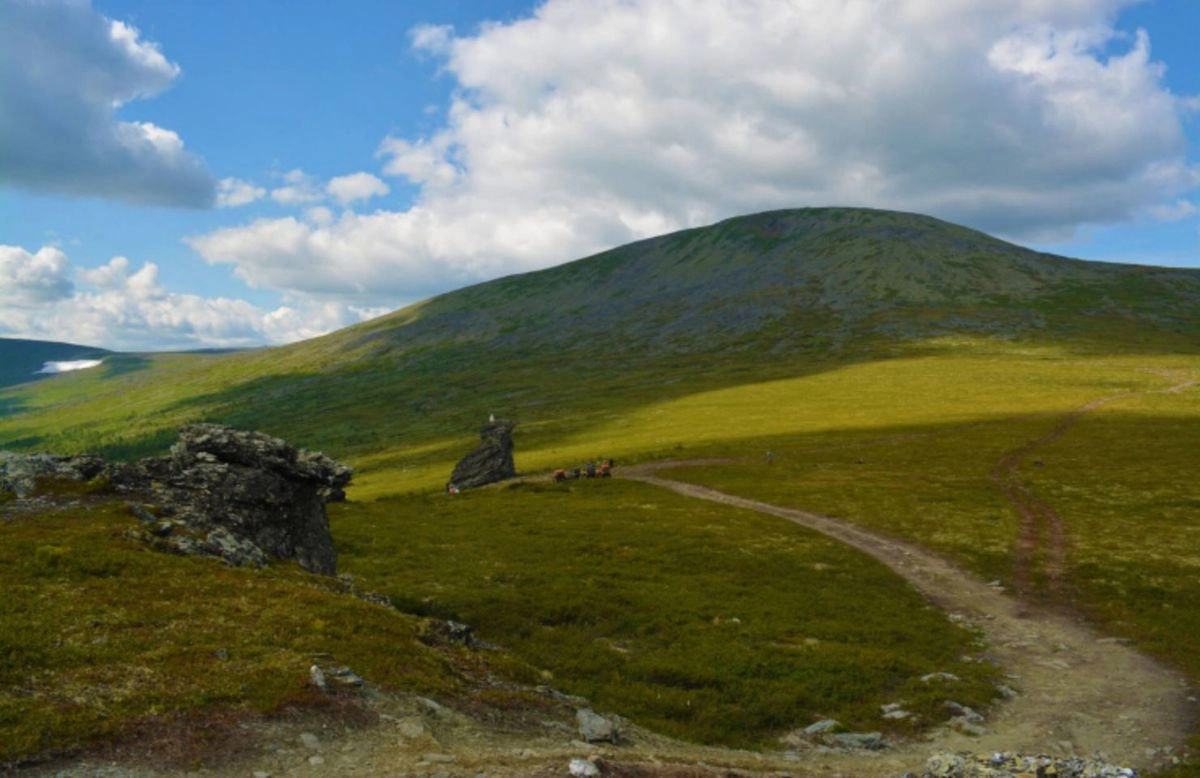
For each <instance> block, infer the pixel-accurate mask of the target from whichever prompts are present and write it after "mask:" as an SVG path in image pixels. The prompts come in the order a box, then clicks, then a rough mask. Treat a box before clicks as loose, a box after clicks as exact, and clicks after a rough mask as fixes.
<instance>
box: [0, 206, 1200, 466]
mask: <svg viewBox="0 0 1200 778" xmlns="http://www.w3.org/2000/svg"><path fill="white" fill-rule="evenodd" d="M1198 305H1200V271H1195V270H1169V269H1162V268H1150V267H1140V266H1129V265H1116V264H1106V263H1096V262H1084V261H1080V260H1071V259H1065V258H1061V257H1054V256H1050V255H1046V254H1040V253H1036V252H1031V251H1028V250H1026V249H1023V248H1020V247H1018V246H1015V245H1012V244H1008V243H1005V242H1002V241H999V240H996V239H994V238H991V237H989V236H987V235H984V234H982V233H979V232H975V231H972V230H968V229H965V228H962V227H957V226H955V225H951V224H947V223H945V222H941V221H938V220H936V219H932V218H929V217H924V216H917V215H912V214H902V213H893V212H887V211H872V210H863V209H840V208H829V209H803V210H793V211H776V212H769V213H764V214H757V215H753V216H746V217H740V218H735V219H730V220H728V221H725V222H721V223H720V224H717V225H714V226H712V227H706V228H699V229H693V230H685V231H683V232H679V233H675V234H672V235H667V236H664V237H661V238H654V239H651V240H646V241H641V242H638V243H634V244H631V245H629V246H623V247H620V248H617V249H613V250H611V251H608V252H604V253H602V254H598V255H596V256H593V257H589V258H586V259H581V260H578V261H576V262H571V263H568V264H565V265H561V266H558V267H555V268H551V269H548V270H543V271H539V272H533V273H527V274H523V275H517V276H511V277H507V278H502V279H499V280H496V281H492V282H488V283H484V284H480V285H478V286H474V287H470V288H467V289H463V290H460V291H456V292H451V293H448V294H444V295H441V296H438V297H435V298H432V299H430V300H427V301H425V302H422V303H418V304H416V305H413V306H410V307H408V308H405V309H403V310H400V311H397V312H395V313H393V314H390V315H388V316H384V317H381V318H379V319H376V320H374V321H371V322H367V323H364V324H362V325H358V326H355V327H350V328H347V329H345V330H341V331H339V332H336V333H333V334H331V335H328V336H325V337H322V338H317V339H314V340H311V341H306V342H303V343H298V344H293V345H290V346H286V347H282V348H276V349H267V350H261V351H254V352H248V353H242V354H234V355H186V356H185V355H172V356H159V357H151V358H148V359H145V360H143V361H140V362H139V363H138V364H137V365H125V366H116V365H114V366H113V367H112V368H111V369H110V368H107V367H106V368H104V369H102V370H100V371H91V372H90V373H89V374H88V375H86V376H84V375H78V376H70V377H64V378H60V379H59V380H58V381H55V382H53V387H52V388H51V387H50V386H49V385H44V388H34V389H30V390H23V391H19V392H16V393H14V394H10V395H9V397H8V398H7V400H6V402H7V403H8V405H9V406H10V407H18V408H25V409H26V410H27V411H28V412H27V413H25V414H24V415H23V416H22V417H21V419H20V420H13V421H11V422H8V423H7V424H0V445H5V446H8V447H11V448H24V449H31V448H39V447H40V448H53V449H55V450H63V451H77V450H87V449H90V450H95V451H98V452H100V453H108V454H117V455H121V454H129V455H133V454H141V453H146V452H149V451H152V450H156V449H157V448H159V447H161V446H162V445H164V444H165V442H166V441H167V440H168V439H169V435H170V430H172V429H174V428H175V427H176V426H178V424H180V423H182V422H184V421H188V420H197V419H206V420H213V421H225V422H229V423H233V424H238V425H243V426H254V427H258V428H262V429H265V430H266V431H269V432H272V433H274V434H279V435H282V436H284V437H287V438H290V439H294V440H296V441H297V442H299V443H302V444H305V445H309V446H314V447H321V448H330V449H333V450H335V451H337V452H338V453H339V454H341V455H343V456H352V457H353V456H360V455H364V454H367V453H370V452H378V451H382V450H387V449H391V448H394V447H395V446H396V445H397V444H398V443H400V442H403V443H405V444H414V443H418V442H421V441H424V442H425V443H429V442H432V441H434V440H438V439H440V438H441V436H442V435H443V434H445V433H450V432H457V433H461V431H463V430H470V429H473V428H474V426H475V424H476V421H477V420H478V419H480V418H485V417H486V416H487V414H488V413H492V412H501V413H504V414H506V415H510V416H513V417H514V418H518V419H520V420H521V421H522V423H523V426H524V429H525V431H526V433H534V432H535V431H537V434H544V435H546V436H548V437H551V438H552V437H554V435H555V434H556V431H555V429H556V427H557V426H558V425H560V424H562V423H566V424H568V426H570V427H571V428H575V429H577V428H581V427H586V426H587V425H589V424H592V423H594V422H595V421H596V419H598V418H603V417H604V416H606V415H608V414H611V413H620V412H621V411H622V410H623V409H625V408H627V407H629V406H630V404H633V405H638V404H641V403H643V402H644V401H646V400H647V399H661V398H664V397H672V396H678V395H681V394H691V393H694V392H696V391H700V390H703V389H707V388H717V387H721V386H727V385H731V384H732V385H736V384H739V383H742V382H744V381H746V380H747V379H748V378H750V377H757V378H768V377H784V376H792V375H798V374H804V373H807V372H811V371H814V370H824V369H826V368H827V367H828V365H829V364H831V363H842V362H851V363H852V362H857V361H862V360H867V361H871V360H875V359H878V358H880V357H887V356H893V355H896V354H899V353H915V352H917V351H921V350H924V349H928V348H930V344H931V343H934V342H936V341H937V340H938V339H940V338H946V337H949V336H972V337H979V338H982V339H983V340H985V341H987V342H990V343H993V344H994V343H1001V342H1008V343H1029V344H1042V345H1048V346H1049V345H1052V346H1056V347H1063V348H1067V349H1070V350H1072V351H1077V352H1081V353H1112V352H1121V351H1128V350H1133V351H1138V352H1153V353H1163V352H1165V353H1177V352H1178V353H1194V352H1195V350H1196V348H1197V341H1198V338H1200V316H1197V313H1196V312H1197V310H1198ZM560 431H561V430H560Z"/></svg>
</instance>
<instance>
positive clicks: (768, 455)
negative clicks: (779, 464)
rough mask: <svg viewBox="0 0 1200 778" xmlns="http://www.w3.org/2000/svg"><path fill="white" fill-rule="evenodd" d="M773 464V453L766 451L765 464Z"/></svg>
mask: <svg viewBox="0 0 1200 778" xmlns="http://www.w3.org/2000/svg"><path fill="white" fill-rule="evenodd" d="M774 463H775V452H774V451H770V450H768V451H767V464H768V465H770V464H774Z"/></svg>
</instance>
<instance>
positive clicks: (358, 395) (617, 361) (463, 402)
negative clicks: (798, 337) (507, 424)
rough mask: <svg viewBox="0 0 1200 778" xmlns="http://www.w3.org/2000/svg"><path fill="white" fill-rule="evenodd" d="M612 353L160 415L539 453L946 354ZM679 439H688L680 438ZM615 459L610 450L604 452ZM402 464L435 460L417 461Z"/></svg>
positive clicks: (358, 379) (410, 376)
mask: <svg viewBox="0 0 1200 778" xmlns="http://www.w3.org/2000/svg"><path fill="white" fill-rule="evenodd" d="M1052 345H1055V346H1056V347H1058V348H1062V347H1061V344H1052ZM1028 347H1030V348H1037V347H1038V344H1028ZM617 348H620V345H619V344H618V345H617V346H616V347H614V345H613V344H611V343H607V342H601V343H597V344H595V347H594V349H593V350H591V351H587V350H583V351H579V350H576V351H572V352H570V353H560V352H555V351H553V350H549V349H533V350H516V349H500V348H489V347H487V346H481V345H478V344H460V345H455V346H452V347H449V348H442V349H436V350H435V349H430V350H426V351H424V352H420V353H409V354H399V355H393V356H387V357H378V358H375V359H367V360H359V361H354V362H347V363H346V364H345V365H344V366H341V367H339V368H338V369H337V371H336V372H334V371H331V372H326V373H307V374H290V375H280V376H268V377H261V378H256V379H253V380H249V381H246V382H245V383H241V384H238V385H235V386H230V387H228V388H226V389H223V390H221V391H219V392H215V393H209V394H203V395H197V396H194V397H190V398H186V399H183V400H180V401H178V402H176V403H175V404H173V405H172V406H170V407H169V408H167V409H165V410H166V411H168V412H181V413H174V414H173V415H177V416H182V417H184V418H189V419H192V420H197V421H198V420H205V421H212V422H219V423H224V424H230V425H232V426H235V427H240V428H246V429H257V430H261V431H263V432H266V433H269V434H272V435H277V436H279V437H282V438H284V439H286V440H288V441H289V442H290V443H292V444H294V445H297V446H302V447H306V448H310V449H317V450H322V451H325V452H326V453H328V454H330V455H331V456H335V457H339V458H349V459H354V458H356V457H366V456H369V455H370V454H373V453H377V452H381V451H384V450H387V449H400V448H402V449H410V450H411V449H415V448H420V447H424V446H428V445H430V444H435V443H439V444H440V443H444V442H445V441H446V440H447V439H448V438H451V439H458V438H461V440H462V447H463V453H466V452H467V451H469V450H470V448H471V447H472V446H473V445H474V443H475V441H476V434H477V431H478V429H479V427H480V425H481V424H482V423H483V422H484V421H485V420H486V419H487V418H488V417H489V416H490V415H491V414H495V415H497V416H500V417H506V418H512V419H514V420H516V421H517V422H518V424H519V425H520V426H519V427H518V436H529V437H527V438H526V440H533V439H536V447H537V448H539V449H543V450H544V449H546V448H553V447H555V446H556V445H558V444H560V443H563V442H566V441H571V440H574V441H578V440H579V439H580V438H581V437H586V435H587V434H588V433H589V431H591V430H594V429H597V428H599V427H602V426H605V425H608V426H611V425H612V422H613V420H614V419H621V418H625V417H629V416H631V415H633V414H634V413H635V412H637V411H640V410H643V409H646V408H648V407H650V406H653V405H656V404H660V403H666V402H671V401H676V400H679V399H681V398H685V397H688V396H691V395H696V394H701V393H705V392H712V391H717V390H721V389H728V388H731V387H736V386H740V385H746V384H752V383H755V384H757V383H764V382H770V381H776V380H781V379H796V378H803V377H807V376H813V375H817V374H821V373H825V372H828V371H832V370H841V369H846V368H850V367H853V366H855V365H859V364H863V363H868V362H881V361H888V360H891V359H895V358H906V359H907V358H914V357H923V356H933V355H938V354H941V353H946V352H947V349H948V347H947V346H946V345H944V344H942V343H939V342H937V341H930V342H901V341H894V340H881V341H878V342H873V343H870V344H867V345H865V346H862V347H859V348H857V349H855V350H854V351H853V352H851V351H849V350H847V351H846V352H845V353H839V354H837V355H836V356H830V351H829V348H828V347H827V345H825V344H822V345H820V346H815V347H813V348H809V349H806V348H804V347H801V346H796V345H794V344H793V346H792V347H790V348H787V349H781V350H779V352H778V353H764V352H763V349H762V348H761V344H760V343H757V342H755V341H754V340H753V339H751V340H748V341H746V342H744V343H739V342H731V343H727V344H726V345H725V346H724V347H723V348H721V349H719V350H715V347H714V350H713V351H709V352H701V353H679V354H663V353H655V354H651V355H647V354H645V353H642V352H640V351H638V350H636V349H632V348H630V349H629V350H628V351H619V350H616V349H617ZM971 348H972V349H975V347H974V346H972V347H971ZM990 348H994V350H995V352H996V353H997V355H999V356H1003V355H1005V354H1012V353H1013V350H1014V346H1013V345H1012V344H1009V343H1006V342H1002V341H994V342H992V345H988V342H984V343H983V346H982V347H980V349H982V351H980V353H982V352H983V351H986V350H987V349H990ZM1018 348H1020V347H1018ZM977 350H978V349H977ZM972 353H975V352H974V351H973V352H972ZM1071 353H1075V352H1074V351H1072V352H1071ZM151 362H152V361H151V360H148V359H145V358H143V357H122V358H120V359H119V360H118V363H117V364H118V365H119V366H121V368H120V369H124V370H126V371H132V370H141V369H144V368H146V367H148V366H150V364H151ZM679 435H680V438H681V441H686V440H687V436H688V433H687V430H686V429H684V430H680V433H679ZM109 437H110V438H116V439H113V440H111V441H109V440H102V441H100V442H99V451H98V453H102V454H105V455H108V456H120V457H122V458H127V457H131V456H144V455H147V454H155V453H161V452H162V451H164V450H165V449H166V448H167V447H168V446H169V444H170V442H171V441H172V440H173V438H174V430H169V431H161V430H160V431H156V432H152V433H149V434H146V435H144V436H142V437H140V438H137V437H124V435H123V434H122V433H120V432H117V433H112V434H110V436H109ZM671 443H674V441H672V442H671ZM89 445H90V444H89ZM520 445H521V442H520V439H518V446H520ZM622 449H625V447H623V446H621V445H620V442H619V441H616V442H615V443H614V445H613V446H612V453H613V454H617V453H618V452H620V451H621V450H622ZM598 453H604V452H598ZM646 453H647V454H650V453H655V454H661V453H664V452H646ZM440 456H444V454H440V455H439V457H440ZM411 461H434V457H433V456H432V455H430V454H425V455H422V456H421V457H418V458H417V459H416V460H411Z"/></svg>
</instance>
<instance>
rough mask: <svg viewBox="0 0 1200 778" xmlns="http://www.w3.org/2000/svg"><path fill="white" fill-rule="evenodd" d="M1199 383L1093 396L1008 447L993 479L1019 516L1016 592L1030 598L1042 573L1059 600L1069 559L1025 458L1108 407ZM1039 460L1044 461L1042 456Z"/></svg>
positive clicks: (1057, 522)
mask: <svg viewBox="0 0 1200 778" xmlns="http://www.w3.org/2000/svg"><path fill="white" fill-rule="evenodd" d="M1156 372H1158V374H1159V375H1162V376H1163V377H1164V378H1171V379H1177V378H1178V377H1179V375H1178V374H1172V373H1168V372H1164V371H1156ZM1196 384H1197V379H1195V378H1189V379H1187V380H1184V381H1182V382H1180V383H1177V384H1174V385H1172V386H1169V387H1167V388H1165V389H1156V390H1150V391H1148V392H1125V393H1122V394H1115V395H1110V396H1108V397H1101V398H1098V399H1096V400H1092V401H1091V402H1089V403H1087V404H1086V405H1083V406H1081V407H1079V408H1076V409H1075V410H1074V411H1071V412H1070V413H1068V414H1067V415H1066V416H1064V417H1063V418H1062V419H1060V420H1059V422H1058V423H1057V424H1055V425H1054V428H1053V429H1051V430H1050V431H1049V432H1047V433H1046V434H1045V435H1042V436H1041V437H1039V438H1036V439H1034V440H1031V441H1028V442H1027V443H1024V444H1022V445H1020V446H1018V447H1017V448H1015V449H1013V450H1012V451H1009V452H1008V453H1006V454H1005V455H1004V456H1003V457H1002V458H1001V459H1000V461H999V462H997V463H996V466H995V467H994V468H992V473H991V479H992V481H993V482H994V483H995V484H996V486H998V487H999V488H1000V491H1002V492H1003V493H1004V496H1005V498H1006V499H1007V500H1008V502H1009V504H1011V505H1012V506H1013V508H1014V509H1015V510H1016V511H1017V513H1018V514H1019V515H1020V517H1021V529H1020V532H1019V534H1018V538H1017V546H1016V549H1015V550H1016V556H1015V558H1014V560H1013V581H1012V585H1013V589H1014V590H1015V591H1016V593H1017V594H1018V595H1020V596H1022V597H1029V596H1031V595H1032V594H1033V593H1034V589H1035V585H1034V578H1035V576H1037V574H1038V573H1039V572H1040V573H1041V575H1042V576H1043V577H1044V579H1045V586H1046V590H1047V591H1048V592H1049V594H1050V595H1051V596H1052V598H1057V596H1058V595H1060V594H1061V593H1062V574H1063V570H1064V569H1065V566H1066V560H1067V539H1066V527H1065V525H1064V524H1063V520H1062V517H1061V516H1059V515H1058V513H1057V512H1056V511H1055V510H1054V508H1052V507H1051V506H1050V505H1048V504H1046V503H1045V502H1043V501H1042V500H1041V499H1040V498H1039V497H1038V496H1037V495H1036V494H1035V493H1034V492H1033V490H1032V489H1030V488H1029V487H1028V486H1027V485H1026V484H1024V483H1022V482H1021V478H1020V473H1019V471H1020V468H1021V466H1022V465H1024V464H1025V462H1026V460H1028V459H1029V457H1030V456H1031V455H1032V454H1033V453H1034V452H1035V451H1037V450H1038V449H1042V448H1045V447H1047V446H1049V445H1051V444H1052V443H1054V442H1055V441H1057V440H1058V439H1059V438H1061V437H1062V436H1063V435H1064V434H1066V432H1067V430H1069V429H1070V428H1071V427H1073V426H1075V424H1076V423H1078V422H1079V420H1080V419H1082V418H1083V417H1084V416H1086V415H1087V414H1089V413H1091V412H1092V411H1095V410H1098V409H1100V408H1103V407H1104V406H1105V405H1109V404H1111V403H1114V402H1116V401H1118V400H1124V399H1127V398H1131V397H1137V396H1139V395H1145V394H1179V393H1180V392H1183V391H1185V390H1187V389H1190V388H1192V387H1194V386H1196ZM1037 462H1038V463H1039V464H1040V460H1037Z"/></svg>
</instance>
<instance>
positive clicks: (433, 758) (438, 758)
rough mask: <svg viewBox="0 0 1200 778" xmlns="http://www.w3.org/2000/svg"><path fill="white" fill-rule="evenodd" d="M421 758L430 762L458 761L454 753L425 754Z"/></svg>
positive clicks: (447, 762) (445, 762)
mask: <svg viewBox="0 0 1200 778" xmlns="http://www.w3.org/2000/svg"><path fill="white" fill-rule="evenodd" d="M421 758H422V759H423V760H425V761H426V762H429V763H430V764H450V763H451V762H455V761H457V757H455V756H454V755H453V754H423V755H422V756H421Z"/></svg>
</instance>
